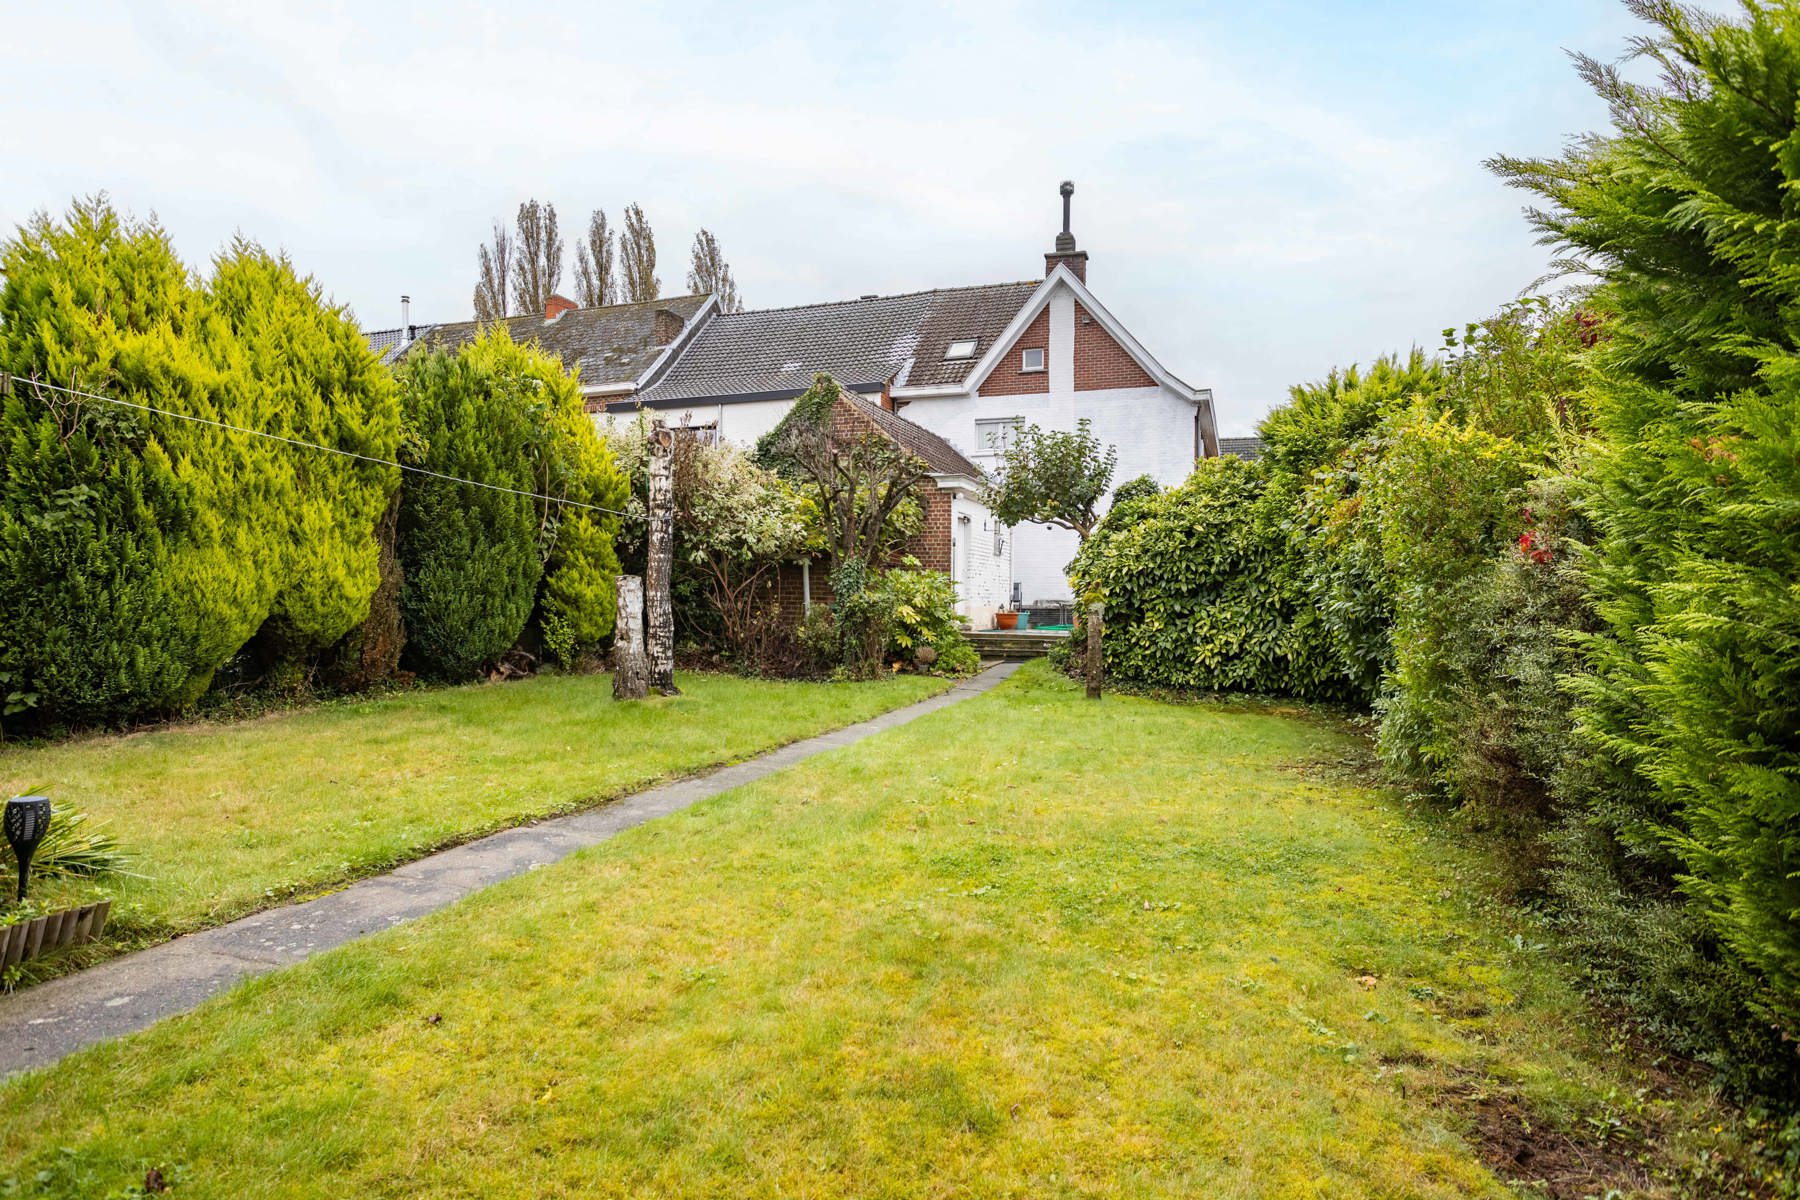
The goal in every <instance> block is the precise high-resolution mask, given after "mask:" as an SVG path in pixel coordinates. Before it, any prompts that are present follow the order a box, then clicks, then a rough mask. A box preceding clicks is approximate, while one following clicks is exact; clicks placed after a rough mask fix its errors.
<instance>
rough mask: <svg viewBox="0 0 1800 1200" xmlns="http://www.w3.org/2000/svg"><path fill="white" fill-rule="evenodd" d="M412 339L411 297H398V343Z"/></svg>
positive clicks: (403, 343) (404, 342)
mask: <svg viewBox="0 0 1800 1200" xmlns="http://www.w3.org/2000/svg"><path fill="white" fill-rule="evenodd" d="M411 341H412V297H411V296H402V297H400V344H401V345H402V346H404V345H406V344H408V343H409V342H411Z"/></svg>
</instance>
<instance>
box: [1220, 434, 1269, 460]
mask: <svg viewBox="0 0 1800 1200" xmlns="http://www.w3.org/2000/svg"><path fill="white" fill-rule="evenodd" d="M1262 452H1263V440H1262V439H1261V438H1260V437H1222V438H1220V439H1219V453H1220V454H1221V455H1230V456H1231V457H1232V458H1241V459H1243V460H1244V461H1245V462H1255V461H1256V460H1257V459H1259V458H1261V457H1262Z"/></svg>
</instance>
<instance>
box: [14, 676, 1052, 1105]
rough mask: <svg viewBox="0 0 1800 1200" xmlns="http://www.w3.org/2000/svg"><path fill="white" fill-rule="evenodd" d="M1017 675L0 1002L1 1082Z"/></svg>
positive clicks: (470, 846) (456, 850)
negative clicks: (241, 980) (19, 1072)
mask: <svg viewBox="0 0 1800 1200" xmlns="http://www.w3.org/2000/svg"><path fill="white" fill-rule="evenodd" d="M1018 665H1019V664H1017V663H1001V664H999V665H998V666H993V667H990V668H988V669H987V670H985V671H983V672H981V674H979V675H977V676H975V678H973V679H970V680H967V681H965V682H963V683H959V684H957V685H956V686H955V687H953V688H951V689H950V690H949V691H947V692H943V693H941V694H939V695H936V696H933V697H931V698H930V699H927V700H921V701H919V702H918V703H917V704H910V705H908V706H906V707H905V708H898V709H895V710H894V711H892V712H888V713H883V714H882V715H881V716H878V717H875V718H873V719H871V720H867V721H864V722H862V723H861V724H857V725H850V726H847V727H846V728H843V729H839V730H837V731H835V732H833V733H825V734H820V735H819V736H818V737H813V738H807V739H806V740H805V741H802V742H794V743H792V744H791V745H787V746H783V747H782V748H781V749H779V750H772V751H770V752H769V753H767V754H764V755H762V756H761V757H759V758H753V759H750V760H749V761H747V762H742V763H738V764H736V765H735V766H729V767H722V768H720V769H719V770H716V771H713V772H711V773H710V774H706V775H699V776H695V777H693V778H689V779H681V780H677V781H676V782H674V783H668V784H664V785H663V786H661V787H655V788H651V789H650V790H649V791H644V792H638V793H636V794H634V795H630V796H626V797H625V798H624V799H621V800H616V801H613V802H612V803H609V804H605V805H602V806H601V807H598V808H593V809H589V810H588V811H586V812H580V813H575V814H573V815H571V816H567V817H557V818H554V819H552V820H548V821H543V822H540V823H539V824H536V825H526V826H521V827H519V828H517V829H508V830H506V831H504V832H502V833H496V834H494V835H492V836H491V837H485V838H482V839H481V840H480V841H478V842H469V843H467V844H466V845H462V846H456V847H453V848H451V849H449V850H444V851H441V852H439V853H437V854H433V855H431V856H430V857H429V858H422V859H420V860H418V861H417V862H413V863H408V864H407V865H406V866H404V867H401V868H399V869H398V870H395V871H392V872H390V873H388V874H386V875H378V876H376V877H375V878H373V879H365V880H363V881H362V882H361V883H355V884H351V885H350V886H349V887H346V888H344V889H343V890H342V891H338V892H333V893H331V894H330V895H328V896H321V897H320V898H319V899H317V900H309V901H307V902H306V903H304V904H290V905H287V906H285V907H282V908H274V909H270V910H269V911H267V912H261V913H257V914H256V915H255V916H250V917H245V918H244V919H242V920H240V921H233V922H232V923H231V924H229V925H221V926H219V927H218V928H217V929H208V930H204V931H202V932H200V933H194V934H189V935H188V936H186V937H181V938H176V939H175V940H174V941H172V942H166V943H164V944H163V945H160V946H153V947H151V948H150V949H148V950H141V951H139V952H138V953H136V954H128V955H125V956H124V957H121V958H115V959H111V960H109V961H107V962H104V963H101V964H100V965H98V966H96V967H91V968H89V969H88V970H85V971H79V972H77V973H75V974H73V975H65V976H63V977H62V978H60V979H53V980H51V981H50V982H49V983H45V984H42V985H40V986H38V987H34V988H27V989H26V990H24V991H22V992H17V993H14V994H13V995H11V996H4V997H0V1075H9V1074H12V1073H13V1072H16V1071H25V1070H30V1069H32V1068H35V1067H43V1066H48V1065H49V1064H51V1063H53V1062H56V1061H57V1060H58V1059H60V1058H62V1057H63V1056H64V1055H66V1054H73V1053H74V1052H75V1051H77V1050H80V1049H83V1048H84V1047H87V1046H91V1045H93V1044H94V1043H95V1042H101V1041H105V1040H106V1039H107V1038H114V1037H119V1036H121V1035H122V1034H127V1033H132V1032H135V1031H137V1030H139V1029H143V1028H144V1027H145V1026H147V1025H150V1024H152V1023H153V1022H155V1021H159V1020H161V1019H162V1018H163V1017H167V1016H172V1015H173V1014H175V1013H180V1012H186V1011H187V1010H189V1009H191V1008H193V1007H195V1006H196V1005H198V1004H199V1003H200V1002H201V1001H203V1000H205V999H206V998H207V997H209V996H211V995H213V994H214V993H215V992H218V991H221V990H223V989H224V988H226V987H228V986H230V985H231V984H234V983H236V982H237V981H238V980H240V979H244V978H246V977H248V976H252V975H261V974H264V973H265V972H268V971H273V970H276V969H278V968H280V967H285V966H288V965H290V964H292V963H297V962H299V961H300V960H302V959H305V958H310V957H312V956H313V955H315V954H318V953H319V952H320V951H323V950H329V949H331V948H332V947H334V946H341V945H343V944H344V943H345V942H349V941H354V940H355V939H356V938H359V937H363V936H365V935H367V934H370V933H375V932H377V931H379V930H382V929H387V928H389V927H390V926H393V925H397V924H399V923H400V922H402V921H410V920H412V919H413V918H414V917H422V916H424V915H425V914H426V913H430V912H435V911H437V910H438V909H440V908H443V907H445V906H447V905H450V904H454V903H455V902H456V901H458V900H460V899H462V898H463V897H464V896H467V895H468V894H469V893H471V892H475V891H479V890H480V889H482V888H484V887H487V886H489V885H491V884H495V883H499V882H500V881H501V880H503V879H510V878H512V877H513V876H514V875H519V874H523V873H524V872H526V871H528V870H530V869H531V868H533V867H539V866H543V865H544V864H546V863H552V862H555V861H556V860H558V859H560V858H563V857H565V856H566V855H569V854H573V853H574V852H575V851H577V850H579V849H581V848H582V847H584V846H592V845H594V844H596V843H598V842H603V841H605V840H606V839H608V838H610V837H612V836H613V835H614V834H616V833H620V832H622V831H624V830H627V829H630V828H632V827H633V826H636V825H642V824H643V823H644V822H646V821H651V820H654V819H655V818H657V817H660V816H664V815H666V814H668V813H672V812H676V811H679V810H680V809H683V808H686V807H688V806H689V805H690V804H695V803H697V802H699V801H701V800H705V799H708V798H710V797H712V796H717V795H718V794H719V793H721V792H725V791H729V790H730V789H732V788H734V787H740V786H742V785H743V784H746V783H751V782H754V781H755V780H758V779H762V778H765V777H766V776H769V775H773V774H774V773H775V772H777V771H780V770H783V769H785V768H787V767H791V766H793V765H794V764H796V763H799V762H804V761H805V760H806V759H809V758H811V757H813V756H814V755H815V754H823V753H825V752H826V751H827V750H835V749H837V748H838V747H840V746H848V745H852V744H853V743H856V742H860V741H862V740H863V739H864V738H866V737H869V736H871V735H872V734H877V733H882V732H884V731H886V730H889V729H893V728H896V727H897V726H900V725H904V724H906V723H907V722H909V721H913V720H916V719H917V718H919V717H922V716H924V715H925V714H926V713H930V712H936V711H937V710H939V709H941V708H948V707H949V706H950V705H952V704H956V703H958V702H960V701H963V700H967V699H968V698H969V697H971V696H977V695H980V694H981V693H982V692H985V691H988V690H989V689H991V688H993V687H994V686H995V685H997V684H998V683H1000V681H1001V680H1003V679H1005V678H1006V677H1007V676H1008V675H1011V674H1012V673H1013V671H1014V670H1015V669H1017V667H1018Z"/></svg>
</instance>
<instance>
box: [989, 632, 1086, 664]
mask: <svg viewBox="0 0 1800 1200" xmlns="http://www.w3.org/2000/svg"><path fill="white" fill-rule="evenodd" d="M1068 639H1069V635H1068V634H1067V633H1064V632H1063V631H1061V630H1044V629H1026V630H1016V629H978V630H975V631H974V632H972V633H970V634H969V641H970V642H972V643H974V646H975V652H976V653H977V654H979V655H981V657H983V658H989V659H994V658H997V659H1013V660H1016V659H1022V658H1042V657H1043V656H1044V655H1046V654H1048V653H1050V650H1051V648H1052V647H1054V646H1057V645H1060V644H1061V643H1063V642H1066V641H1067V640H1068Z"/></svg>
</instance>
